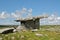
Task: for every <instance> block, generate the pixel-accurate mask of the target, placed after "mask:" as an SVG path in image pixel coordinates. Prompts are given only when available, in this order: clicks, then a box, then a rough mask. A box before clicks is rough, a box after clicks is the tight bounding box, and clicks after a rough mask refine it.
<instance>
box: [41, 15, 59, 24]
mask: <svg viewBox="0 0 60 40" xmlns="http://www.w3.org/2000/svg"><path fill="white" fill-rule="evenodd" d="M40 23H41V24H42V25H43V24H45V25H48V24H49V25H55V24H57V25H59V24H60V17H57V16H55V15H54V14H52V15H51V16H49V17H48V18H45V19H41V21H40Z"/></svg>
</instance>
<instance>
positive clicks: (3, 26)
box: [0, 25, 18, 29]
mask: <svg viewBox="0 0 60 40" xmlns="http://www.w3.org/2000/svg"><path fill="white" fill-rule="evenodd" d="M17 26H18V25H0V29H1V28H10V27H17Z"/></svg>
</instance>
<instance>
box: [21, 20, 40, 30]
mask: <svg viewBox="0 0 60 40" xmlns="http://www.w3.org/2000/svg"><path fill="white" fill-rule="evenodd" d="M39 24H40V22H39V19H35V20H27V21H21V25H22V26H25V27H26V28H27V29H39Z"/></svg>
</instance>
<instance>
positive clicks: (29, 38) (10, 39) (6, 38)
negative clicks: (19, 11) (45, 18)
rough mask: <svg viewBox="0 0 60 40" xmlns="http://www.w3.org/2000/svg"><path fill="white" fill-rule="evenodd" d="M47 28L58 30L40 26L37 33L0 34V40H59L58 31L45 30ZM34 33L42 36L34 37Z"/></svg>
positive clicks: (59, 32)
mask: <svg viewBox="0 0 60 40" xmlns="http://www.w3.org/2000/svg"><path fill="white" fill-rule="evenodd" d="M48 28H55V29H56V28H60V27H57V26H55V27H54V26H52V27H50V26H42V27H41V29H39V30H38V31H37V32H32V31H31V30H27V31H20V32H15V33H9V34H0V40H60V31H49V30H45V29H48ZM36 33H38V34H42V36H36Z"/></svg>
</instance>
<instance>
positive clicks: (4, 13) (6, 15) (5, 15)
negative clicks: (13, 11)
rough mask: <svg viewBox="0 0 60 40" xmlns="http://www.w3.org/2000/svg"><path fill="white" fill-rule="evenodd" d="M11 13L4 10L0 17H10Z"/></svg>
mask: <svg viewBox="0 0 60 40" xmlns="http://www.w3.org/2000/svg"><path fill="white" fill-rule="evenodd" d="M9 16H10V15H9V14H7V13H6V12H2V13H1V14H0V19H5V18H8V17H9Z"/></svg>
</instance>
